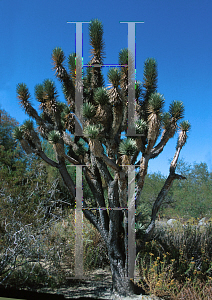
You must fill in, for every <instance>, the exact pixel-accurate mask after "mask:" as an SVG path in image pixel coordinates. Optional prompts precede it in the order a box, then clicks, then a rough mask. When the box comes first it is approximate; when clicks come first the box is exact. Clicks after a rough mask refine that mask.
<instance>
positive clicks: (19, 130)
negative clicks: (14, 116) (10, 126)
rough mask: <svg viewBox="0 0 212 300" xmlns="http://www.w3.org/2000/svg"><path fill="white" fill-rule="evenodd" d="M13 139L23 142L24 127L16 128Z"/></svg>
mask: <svg viewBox="0 0 212 300" xmlns="http://www.w3.org/2000/svg"><path fill="white" fill-rule="evenodd" d="M13 138H14V139H16V140H22V139H23V130H22V127H21V126H19V127H15V128H14V131H13Z"/></svg>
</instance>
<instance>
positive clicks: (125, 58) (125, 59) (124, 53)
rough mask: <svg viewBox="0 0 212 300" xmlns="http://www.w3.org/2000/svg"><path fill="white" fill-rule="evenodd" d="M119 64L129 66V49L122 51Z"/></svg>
mask: <svg viewBox="0 0 212 300" xmlns="http://www.w3.org/2000/svg"><path fill="white" fill-rule="evenodd" d="M119 64H120V65H128V49H127V48H124V49H121V50H120V52H119ZM121 70H122V68H121Z"/></svg>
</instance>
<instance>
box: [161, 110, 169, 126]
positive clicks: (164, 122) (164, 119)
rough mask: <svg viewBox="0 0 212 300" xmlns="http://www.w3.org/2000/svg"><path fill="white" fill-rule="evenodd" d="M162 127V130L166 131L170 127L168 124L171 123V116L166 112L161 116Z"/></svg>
mask: <svg viewBox="0 0 212 300" xmlns="http://www.w3.org/2000/svg"><path fill="white" fill-rule="evenodd" d="M161 121H162V125H163V128H165V129H168V128H169V126H170V122H171V115H170V113H169V112H166V113H164V114H163V115H162V120H161Z"/></svg>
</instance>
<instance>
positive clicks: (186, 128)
mask: <svg viewBox="0 0 212 300" xmlns="http://www.w3.org/2000/svg"><path fill="white" fill-rule="evenodd" d="M190 129H191V124H190V123H189V121H182V122H181V123H180V130H182V131H185V132H187V131H189V130H190Z"/></svg>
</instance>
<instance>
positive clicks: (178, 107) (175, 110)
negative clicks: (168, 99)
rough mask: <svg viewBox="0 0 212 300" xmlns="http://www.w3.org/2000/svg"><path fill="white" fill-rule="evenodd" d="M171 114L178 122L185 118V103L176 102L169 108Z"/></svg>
mask: <svg viewBox="0 0 212 300" xmlns="http://www.w3.org/2000/svg"><path fill="white" fill-rule="evenodd" d="M169 113H170V115H171V116H172V118H174V119H175V120H176V121H177V120H180V119H182V118H183V116H184V105H183V102H181V101H177V100H174V101H173V102H172V103H171V104H170V106H169Z"/></svg>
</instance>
